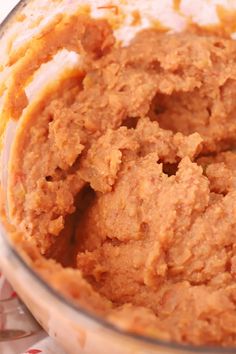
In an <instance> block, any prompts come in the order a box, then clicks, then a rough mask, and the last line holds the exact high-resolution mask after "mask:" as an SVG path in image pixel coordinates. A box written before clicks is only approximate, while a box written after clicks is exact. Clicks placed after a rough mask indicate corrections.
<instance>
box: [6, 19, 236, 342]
mask: <svg viewBox="0 0 236 354" xmlns="http://www.w3.org/2000/svg"><path fill="white" fill-rule="evenodd" d="M75 33H76V35H78V43H79V45H78V43H77V42H75V40H74V38H73V36H72V38H70V45H71V46H73V48H76V50H77V48H79V51H80V54H81V58H82V63H83V70H82V71H81V75H80V77H77V78H74V79H73V80H67V81H65V83H64V85H63V86H61V87H60V89H58V90H56V91H55V92H53V93H52V94H51V95H48V96H47V98H45V99H44V101H42V102H41V103H40V104H38V105H37V107H35V109H34V111H32V114H31V116H29V117H28V119H27V120H25V121H24V122H23V123H24V124H23V123H22V126H21V129H18V131H17V134H16V138H15V142H14V147H13V150H12V154H11V164H10V170H9V185H8V201H9V205H8V206H9V210H8V214H9V217H10V219H11V220H12V222H13V224H14V225H16V226H17V227H18V228H19V229H20V231H21V232H22V234H23V235H24V241H22V244H23V245H24V248H25V252H26V253H27V254H28V256H30V258H31V264H32V267H34V268H35V269H37V270H38V271H39V272H40V273H41V274H42V276H43V277H44V278H45V279H47V280H48V281H50V283H51V284H52V285H54V286H55V287H56V288H57V289H59V290H60V291H61V292H63V293H64V294H65V295H67V296H70V297H71V298H73V299H74V300H76V301H78V302H79V303H80V304H82V305H83V306H85V307H87V308H89V309H90V310H91V311H96V312H97V313H98V314H100V315H101V316H103V317H105V318H107V319H108V320H110V321H112V322H113V323H115V324H116V325H118V326H120V327H122V328H125V329H127V330H130V331H134V332H138V333H141V334H145V335H150V336H154V337H157V338H161V339H165V340H173V341H177V342H182V343H192V344H196V345H199V344H204V345H222V346H236V153H234V147H235V145H236V100H235V95H236V42H235V41H233V40H231V39H227V38H221V37H219V36H214V35H206V34H203V33H201V34H198V33H190V32H189V33H179V34H165V33H159V32H158V31H156V30H154V29H147V30H144V31H142V32H140V33H138V34H137V36H136V37H135V39H134V40H133V41H132V42H131V43H130V44H129V45H128V46H127V47H121V46H120V45H119V43H116V42H115V40H114V38H113V35H112V31H111V29H110V27H109V25H108V24H107V23H106V22H105V21H99V20H97V21H96V20H94V21H93V20H89V19H86V21H85V22H84V27H83V30H78V31H77V32H75ZM67 35H68V36H69V37H70V33H68V34H67ZM63 41H64V42H66V40H65V37H63ZM50 45H52V43H51V44H50ZM52 47H53V45H52ZM36 60H38V59H36ZM33 65H34V64H32V67H33ZM35 65H36V64H35ZM22 102H23V101H22ZM20 106H21V105H19V107H20Z"/></svg>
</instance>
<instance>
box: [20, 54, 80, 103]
mask: <svg viewBox="0 0 236 354" xmlns="http://www.w3.org/2000/svg"><path fill="white" fill-rule="evenodd" d="M81 67H82V61H81V57H80V55H79V54H78V53H76V52H73V51H68V50H67V49H62V50H61V51H59V52H58V53H57V54H56V55H54V57H53V59H52V60H50V61H49V62H47V63H45V64H42V65H41V66H40V68H39V69H38V70H37V71H36V72H35V73H34V76H33V79H32V81H31V82H30V83H29V84H28V85H27V86H26V88H25V93H26V96H27V98H28V100H29V102H31V101H32V100H33V99H34V98H35V97H37V95H39V93H40V91H41V90H43V89H44V88H46V87H47V86H48V85H49V84H50V83H51V82H55V81H58V80H60V78H61V77H62V76H63V75H64V74H65V73H66V72H68V71H70V70H76V69H80V68H81Z"/></svg>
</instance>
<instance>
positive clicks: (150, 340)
mask: <svg viewBox="0 0 236 354" xmlns="http://www.w3.org/2000/svg"><path fill="white" fill-rule="evenodd" d="M29 1H30V0H18V3H17V4H16V5H15V6H14V7H13V9H12V10H11V11H10V12H9V14H8V15H7V16H6V17H5V18H4V20H3V21H2V22H1V24H0V39H1V38H2V36H3V35H4V33H5V30H6V29H7V27H8V26H9V25H10V23H11V21H13V20H14V16H15V15H17V13H19V12H20V11H21V9H22V8H24V7H25V6H26V5H27V3H28V2H29ZM0 233H1V236H2V237H3V240H4V242H5V243H6V246H7V248H8V250H9V252H10V253H11V255H12V256H13V257H14V258H15V259H16V260H17V261H18V262H19V263H20V264H21V266H22V267H23V268H24V269H25V270H26V271H27V272H28V273H30V275H31V276H32V277H33V278H34V279H35V280H36V281H37V282H38V283H39V284H40V285H41V286H42V287H43V288H44V289H45V290H46V291H47V292H49V293H50V295H53V296H55V297H56V298H57V300H59V301H60V302H62V303H63V304H64V305H66V306H68V307H69V308H70V309H72V310H74V311H76V312H79V313H81V314H82V315H84V316H85V317H87V318H88V319H90V320H92V321H94V322H96V323H98V324H99V325H101V326H103V327H105V328H106V329H108V330H111V331H113V332H115V333H116V334H118V335H122V336H126V337H127V338H130V339H133V340H137V341H139V342H143V343H144V344H145V343H146V344H148V345H154V346H155V345H156V346H159V347H163V348H166V349H174V350H181V351H183V352H191V353H208V354H235V353H236V347H219V346H202V345H200V346H194V345H191V344H181V343H178V342H173V341H164V340H161V339H158V338H154V337H149V336H146V335H141V334H136V333H132V332H128V331H125V330H124V329H121V328H119V327H117V326H115V325H114V324H113V323H111V322H109V321H107V320H105V319H103V318H102V317H99V316H98V315H96V314H95V313H92V312H91V311H89V310H86V309H85V308H83V307H81V306H79V305H78V304H75V303H73V302H72V301H70V300H69V298H67V297H66V296H64V295H63V294H61V293H59V292H58V291H57V290H56V289H55V288H53V287H52V286H51V285H50V284H49V283H48V282H46V280H44V279H43V278H42V277H41V276H40V274H39V273H38V272H37V271H36V270H34V269H33V268H31V267H30V266H29V264H27V262H26V260H25V259H24V257H23V256H22V255H21V254H20V253H19V252H17V250H16V249H15V248H14V247H13V245H12V243H11V241H10V240H9V238H8V237H7V232H6V231H5V229H4V227H3V226H2V225H1V228H0ZM3 301H4V300H3ZM1 302H2V301H0V303H1Z"/></svg>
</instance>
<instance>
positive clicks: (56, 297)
mask: <svg viewBox="0 0 236 354" xmlns="http://www.w3.org/2000/svg"><path fill="white" fill-rule="evenodd" d="M117 2H118V1H115V2H114V3H117ZM132 2H133V3H134V1H132ZM183 2H184V3H185V5H186V4H187V5H188V4H190V3H191V1H185V0H183ZM87 3H88V1H82V0H81V1H75V0H61V1H51V2H48V1H46V0H43V1H39V0H33V1H21V2H20V3H19V5H18V6H17V7H16V8H15V9H14V10H13V11H12V13H11V14H10V15H9V16H8V18H7V19H6V20H5V21H4V23H3V25H2V27H1V33H0V35H1V46H0V47H1V50H2V52H1V53H2V57H1V63H0V64H1V65H2V67H4V65H5V63H6V62H7V60H8V53H9V48H10V50H12V48H13V49H14V50H16V51H17V50H18V49H19V48H20V47H21V46H24V44H25V43H26V44H27V41H28V40H29V38H31V37H32V36H35V35H37V34H38V33H40V30H41V29H42V27H43V26H45V25H47V21H49V22H50V20H52V17H53V16H57V15H58V13H59V14H60V13H65V12H73V11H74V8H75V5H76V6H78V4H80V5H81V11H87V10H88V7H87ZM120 3H122V1H120ZM140 3H141V2H140V1H139V4H140ZM146 3H148V4H149V5H151V4H152V5H157V13H156V14H155V13H154V14H153V9H152V8H151V7H150V9H151V10H150V11H149V13H148V11H147V13H146V12H145V11H144V13H143V16H144V17H145V16H146V17H145V21H144V25H143V27H137V26H136V27H134V28H133V30H132V31H131V27H130V26H131V25H130V24H129V23H128V22H127V23H126V22H125V20H124V19H123V21H124V22H123V24H122V26H117V21H118V19H117V18H116V21H115V22H114V16H116V14H115V15H114V11H113V10H114V9H115V12H116V6H115V5H114V6H113V7H112V8H111V6H110V5H109V6H107V5H106V6H102V5H104V4H105V1H102V0H101V1H100V0H98V1H92V0H91V1H90V5H91V6H97V9H98V8H100V9H101V10H102V13H101V16H102V17H106V18H108V19H109V20H110V22H111V23H113V24H114V28H116V36H117V37H118V38H122V39H124V43H125V42H126V41H129V40H130V37H132V36H131V34H132V35H134V34H135V33H136V32H137V30H139V29H141V28H144V27H149V26H150V24H155V26H157V24H158V26H160V23H161V22H160V20H161V19H163V26H168V27H169V29H171V30H181V29H183V28H184V26H185V24H186V22H187V20H186V18H187V15H188V16H191V18H192V19H193V15H194V14H196V6H195V7H194V5H193V6H192V7H191V6H190V7H188V6H187V7H186V6H185V8H184V9H182V8H181V9H180V8H179V7H178V6H179V4H177V3H179V2H176V1H175V2H174V3H175V6H176V9H175V10H176V13H175V14H174V12H173V11H172V10H173V9H172V7H171V9H172V10H171V11H172V12H171V11H170V1H169V0H166V1H163V2H160V3H159V2H158V3H159V5H158V4H157V2H155V1H147V2H146ZM171 3H172V2H171ZM205 3H206V1H205V2H204V1H199V2H198V5H199V6H200V7H201V6H205V5H204V4H205ZM208 3H209V2H208ZM212 3H213V2H212ZM221 3H222V1H221ZM37 5H38V6H37ZM158 6H159V7H158ZM171 6H172V5H171ZM154 7H155V6H154ZM194 8H195V10H194ZM167 9H169V10H168V11H169V12H168V11H167ZM110 10H112V11H111V12H110ZM180 10H181V11H185V12H186V13H185V14H184V16H182V14H181V12H180ZM107 11H108V12H109V14H107ZM158 11H159V12H158ZM194 11H195V12H194ZM25 13H26V15H25ZM45 13H46V14H48V17H47V16H46V17H44V16H43V14H44V15H45ZM92 13H93V11H92ZM150 13H151V16H150ZM157 14H159V17H158V16H157ZM167 14H169V15H168V16H167ZM94 15H95V16H97V13H96V12H94ZM25 16H26V17H27V16H28V21H25ZM198 17H199V16H198V14H196V21H200V23H201V24H203V25H204V24H206V23H205V22H206V19H205V18H204V16H203V17H202V18H200V20H199V18H198ZM49 18H50V19H49ZM119 20H120V19H119ZM211 20H212V21H213V23H214V14H213V15H212V18H211V16H210V17H209V13H208V19H207V21H208V22H209V21H210V22H211ZM127 21H128V20H127ZM204 21H205V22H204ZM35 23H36V24H37V25H35ZM122 31H126V33H127V36H124V32H122ZM9 43H10V44H9ZM9 74H10V73H9V72H8V71H4V70H3V71H2V72H1V74H0V83H2V82H4V78H6V79H7V78H8V77H9ZM4 75H5V76H4ZM0 86H1V85H0ZM2 100H4V95H2V98H1V99H0V104H1V103H2ZM16 128H17V123H16V121H14V120H12V119H10V120H8V121H6V122H4V121H3V120H0V130H1V133H2V132H3V131H4V139H3V142H2V144H3V145H2V156H1V199H2V200H3V203H4V204H7V193H6V185H7V177H8V176H7V173H8V159H9V154H10V150H11V145H12V143H13V141H14V135H15V132H16ZM0 268H1V269H2V271H3V273H4V274H5V276H6V277H7V278H8V280H9V281H10V283H11V284H12V286H13V287H14V289H15V290H16V292H17V293H18V294H19V295H20V297H21V299H22V301H23V302H24V303H25V304H26V306H27V307H28V308H29V310H30V311H31V312H32V314H33V315H34V316H35V318H36V319H37V321H38V322H39V324H40V325H41V326H42V327H43V328H44V329H45V330H46V331H47V332H48V334H49V335H50V336H51V337H52V338H54V339H55V340H56V341H57V342H58V343H59V344H60V345H61V346H62V347H63V348H64V349H65V350H66V351H67V352H68V353H71V354H74V353H78V352H81V353H87V354H92V353H93V354H110V353H112V354H121V353H125V354H154V353H155V354H158V353H159V354H161V353H163V354H164V353H166V354H177V353H186V354H187V353H205V354H210V353H212V354H213V353H214V354H215V353H222V354H223V353H235V351H236V350H235V349H234V348H232V349H230V348H227V349H225V348H217V347H200V346H199V347H194V346H190V345H181V344H176V343H171V342H164V341H161V340H158V339H153V338H150V337H146V336H141V335H136V334H132V333H128V332H126V331H124V330H122V329H120V328H118V327H116V326H115V325H113V324H111V323H108V322H107V321H106V320H104V319H102V318H101V317H98V316H96V315H94V314H91V313H90V312H89V311H87V310H85V309H84V308H81V307H79V306H78V305H75V304H74V303H72V302H70V301H69V300H68V299H67V298H65V297H64V296H63V295H62V294H60V293H59V292H58V291H56V290H55V289H54V288H53V287H52V286H51V285H50V284H49V283H47V282H46V281H44V280H43V279H42V278H41V277H40V276H39V275H38V274H37V273H36V272H35V271H34V270H33V269H31V268H30V266H29V265H28V264H27V262H26V261H25V260H24V258H23V257H22V255H21V254H20V253H19V252H17V250H16V248H15V247H14V245H13V244H12V242H11V240H10V238H9V237H8V230H7V229H6V228H5V227H4V225H1V226H0ZM0 306H1V304H0ZM6 316H7V315H6Z"/></svg>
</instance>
